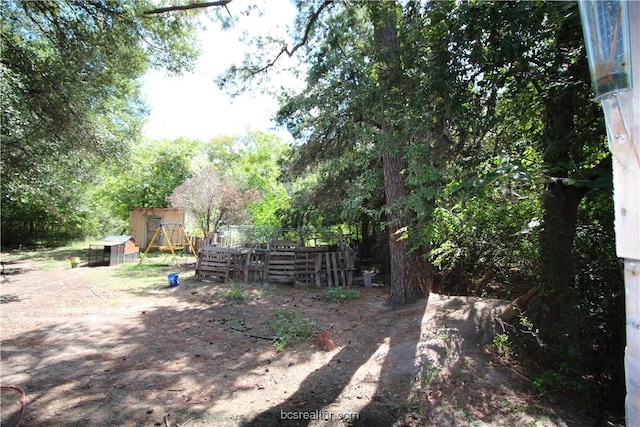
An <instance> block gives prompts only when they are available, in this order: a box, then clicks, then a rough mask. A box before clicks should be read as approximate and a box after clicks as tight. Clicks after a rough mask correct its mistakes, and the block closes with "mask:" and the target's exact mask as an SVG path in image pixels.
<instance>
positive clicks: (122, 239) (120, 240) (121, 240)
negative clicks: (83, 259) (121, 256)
mask: <svg viewBox="0 0 640 427" xmlns="http://www.w3.org/2000/svg"><path fill="white" fill-rule="evenodd" d="M129 240H133V242H135V241H136V240H135V239H134V238H133V237H131V236H107V237H105V238H104V239H103V240H102V241H101V242H96V243H93V244H91V246H117V245H123V244H125V243H126V242H128V241H129Z"/></svg>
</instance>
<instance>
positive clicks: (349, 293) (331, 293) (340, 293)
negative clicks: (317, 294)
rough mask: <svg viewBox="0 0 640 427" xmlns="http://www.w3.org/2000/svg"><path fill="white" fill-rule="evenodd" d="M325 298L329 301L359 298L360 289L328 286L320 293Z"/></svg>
mask: <svg viewBox="0 0 640 427" xmlns="http://www.w3.org/2000/svg"><path fill="white" fill-rule="evenodd" d="M322 296H324V298H325V299H327V300H329V301H333V302H336V301H344V300H348V299H356V298H360V291H358V290H356V289H345V288H343V287H337V288H329V289H327V290H326V291H324V292H323V293H322Z"/></svg>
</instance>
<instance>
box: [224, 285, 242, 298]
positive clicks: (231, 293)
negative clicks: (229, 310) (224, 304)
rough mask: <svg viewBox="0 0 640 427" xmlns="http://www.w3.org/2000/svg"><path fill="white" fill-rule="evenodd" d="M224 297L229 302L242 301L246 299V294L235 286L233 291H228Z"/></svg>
mask: <svg viewBox="0 0 640 427" xmlns="http://www.w3.org/2000/svg"><path fill="white" fill-rule="evenodd" d="M223 296H224V297H225V298H226V299H229V300H235V301H241V300H243V299H244V292H243V291H242V289H241V288H240V287H239V286H234V287H233V288H231V289H227V290H226V291H225V293H224V295H223Z"/></svg>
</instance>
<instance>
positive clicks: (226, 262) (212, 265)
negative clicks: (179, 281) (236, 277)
mask: <svg viewBox="0 0 640 427" xmlns="http://www.w3.org/2000/svg"><path fill="white" fill-rule="evenodd" d="M237 252H238V251H237V250H235V249H229V248H220V247H216V246H211V247H205V248H202V249H201V250H200V253H199V254H198V263H197V266H196V272H197V278H198V280H205V281H210V282H222V283H227V282H228V281H229V278H230V277H231V271H232V261H233V259H234V255H235V254H237Z"/></svg>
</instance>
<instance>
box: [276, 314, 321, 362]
mask: <svg viewBox="0 0 640 427" xmlns="http://www.w3.org/2000/svg"><path fill="white" fill-rule="evenodd" d="M275 315H276V320H275V321H274V322H273V324H272V328H273V331H274V336H275V338H274V340H273V346H274V347H275V349H276V351H278V352H281V351H283V350H284V349H285V348H287V347H289V346H291V345H293V344H296V343H299V342H301V341H304V340H306V339H307V338H309V337H310V336H311V335H313V332H314V330H315V327H316V323H315V322H314V321H313V320H311V319H307V318H302V317H300V316H298V315H297V314H296V312H295V311H293V310H291V309H290V308H279V309H276V311H275Z"/></svg>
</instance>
